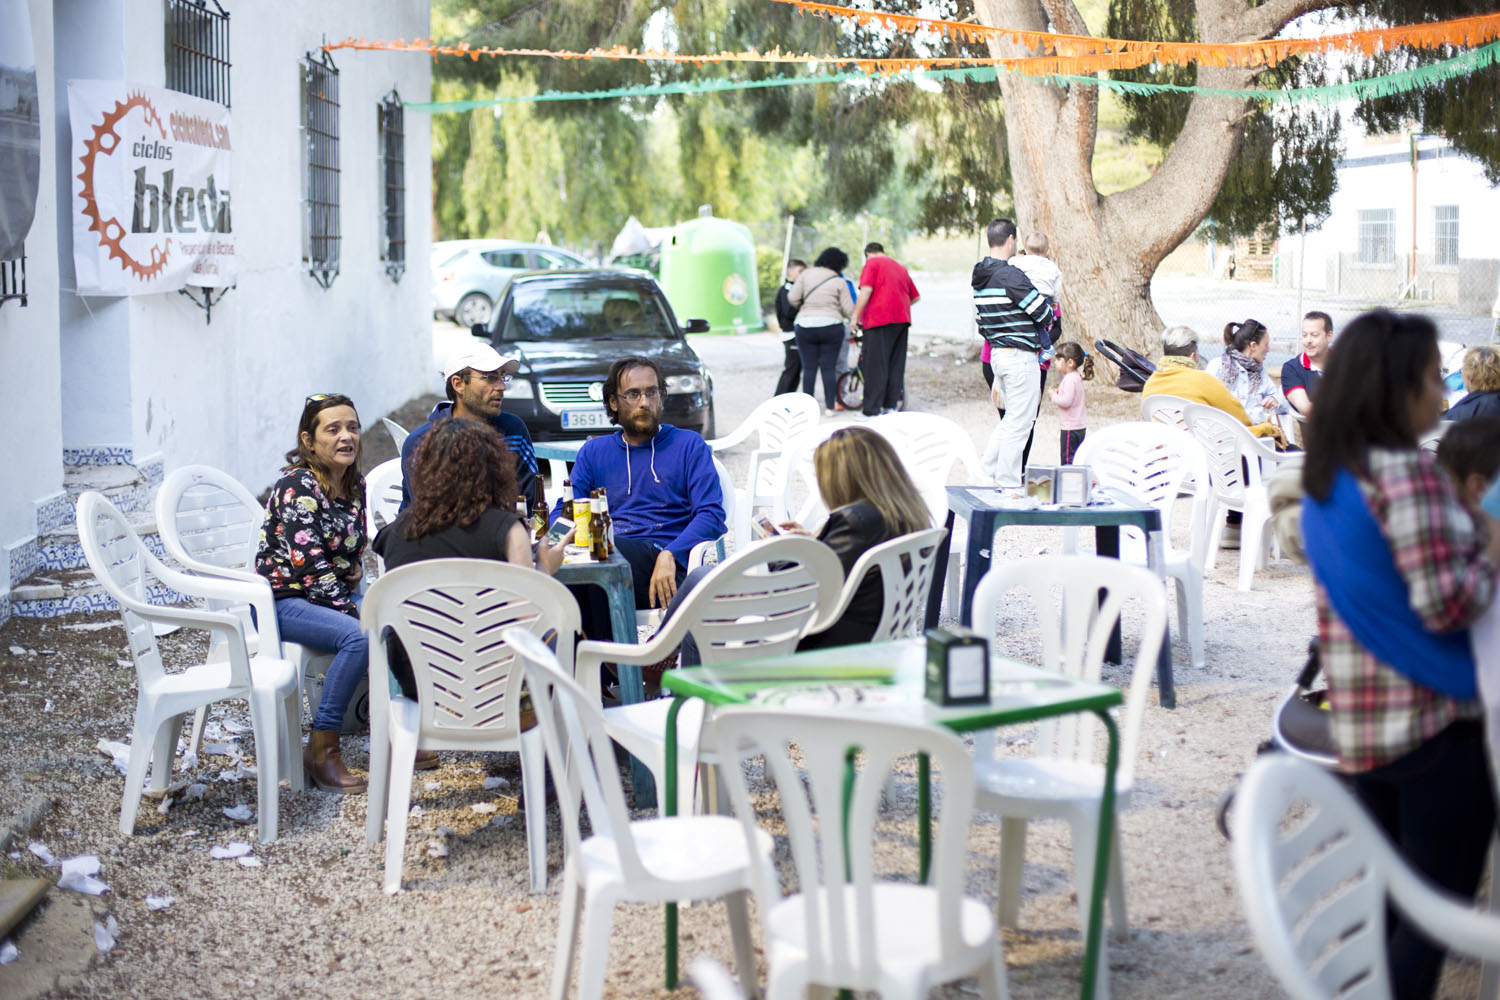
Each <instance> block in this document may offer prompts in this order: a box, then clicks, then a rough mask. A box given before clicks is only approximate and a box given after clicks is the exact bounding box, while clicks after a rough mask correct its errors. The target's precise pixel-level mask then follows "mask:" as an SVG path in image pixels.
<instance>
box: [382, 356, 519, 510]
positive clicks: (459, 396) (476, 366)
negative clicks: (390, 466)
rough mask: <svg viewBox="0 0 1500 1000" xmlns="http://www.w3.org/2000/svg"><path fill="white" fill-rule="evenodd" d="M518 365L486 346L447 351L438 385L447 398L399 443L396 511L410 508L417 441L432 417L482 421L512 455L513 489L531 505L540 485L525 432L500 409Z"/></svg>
mask: <svg viewBox="0 0 1500 1000" xmlns="http://www.w3.org/2000/svg"><path fill="white" fill-rule="evenodd" d="M520 366H521V363H520V362H519V361H517V360H516V359H515V358H507V357H502V356H501V355H500V352H499V351H496V350H495V349H494V348H493V347H491V346H490V345H489V344H465V345H464V346H462V347H460V348H458V349H457V350H455V351H454V352H453V353H452V354H450V355H448V361H447V363H446V364H445V365H443V389H444V391H446V392H447V394H448V402H446V403H439V404H438V405H437V406H434V407H433V408H432V413H430V414H428V417H427V423H425V424H423V425H422V426H420V427H418V428H417V429H416V430H414V431H412V432H411V433H410V434H408V435H407V436H406V442H405V443H404V444H402V446H401V509H402V510H405V509H406V508H407V507H409V506H411V501H412V496H411V486H410V483H411V476H412V462H413V456H414V455H416V453H417V445H419V444H421V443H422V438H424V437H426V436H427V432H428V431H429V430H431V429H432V425H433V424H434V423H435V422H436V421H438V420H444V419H447V418H448V417H459V418H462V419H466V420H483V421H485V422H486V423H488V424H489V425H490V426H491V427H493V428H495V430H497V431H499V432H500V436H501V437H503V438H505V443H506V444H507V445H509V446H510V450H511V452H512V454H514V455H515V456H516V491H517V492H518V493H519V494H520V495H521V496H522V497H524V498H525V499H526V506H527V508H528V509H529V508H530V507H532V506H533V505H535V503H536V500H537V496H538V495H539V493H538V491H539V490H540V489H541V483H540V480H538V479H537V474H536V452H535V450H534V449H533V448H532V446H531V432H530V431H528V430H527V429H526V423H525V422H524V421H523V420H522V419H521V418H520V417H518V416H516V415H515V414H514V413H504V412H502V411H501V409H500V404H501V402H502V401H503V400H504V399H505V384H506V383H507V382H509V381H510V379H511V376H512V375H513V374H514V373H515V371H516V369H517V368H519V367H520Z"/></svg>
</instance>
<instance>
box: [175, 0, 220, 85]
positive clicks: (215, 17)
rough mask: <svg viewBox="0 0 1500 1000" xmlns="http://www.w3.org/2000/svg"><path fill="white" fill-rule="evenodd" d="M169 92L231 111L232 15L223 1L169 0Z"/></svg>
mask: <svg viewBox="0 0 1500 1000" xmlns="http://www.w3.org/2000/svg"><path fill="white" fill-rule="evenodd" d="M166 4H167V9H166V11H165V16H164V17H163V18H162V22H163V24H164V26H165V28H166V62H167V67H166V68H167V89H168V90H176V91H179V92H181V93H184V94H192V95H193V96H194V97H201V98H203V99H204V100H207V101H214V102H216V103H218V104H222V105H224V106H225V107H226V108H227V107H229V12H228V11H226V10H225V9H224V8H223V6H222V5H220V3H219V0H166Z"/></svg>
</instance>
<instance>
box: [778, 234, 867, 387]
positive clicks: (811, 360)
mask: <svg viewBox="0 0 1500 1000" xmlns="http://www.w3.org/2000/svg"><path fill="white" fill-rule="evenodd" d="M848 266H849V255H848V254H846V253H844V251H842V250H840V249H839V248H838V247H829V248H828V249H826V250H824V251H823V252H822V253H820V254H818V259H817V260H816V261H815V262H814V263H813V266H812V267H810V268H808V269H807V270H805V271H803V272H802V273H801V274H800V275H798V276H797V280H796V282H794V283H793V284H792V290H791V291H790V292H788V293H787V301H788V302H790V303H791V304H792V307H793V308H795V309H796V310H797V322H796V325H795V327H794V328H793V329H794V331H795V333H796V336H797V353H798V354H799V355H801V357H802V391H803V392H805V393H807V394H808V395H809V396H811V395H813V386H814V385H815V384H816V381H817V377H818V373H819V372H822V374H823V404H824V409H825V411H826V412H827V413H830V414H831V413H832V412H833V410H834V406H835V404H836V403H837V402H838V375H837V372H836V369H837V366H838V360H839V347H840V346H841V345H842V344H843V342H844V324H845V323H848V322H851V321H852V320H853V319H854V296H853V295H851V294H850V293H849V285H848V283H847V282H846V281H845V280H844V275H843V271H844V268H846V267H848Z"/></svg>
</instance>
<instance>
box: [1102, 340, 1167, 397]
mask: <svg viewBox="0 0 1500 1000" xmlns="http://www.w3.org/2000/svg"><path fill="white" fill-rule="evenodd" d="M1094 350H1095V351H1096V352H1098V354H1099V356H1100V357H1101V358H1103V359H1104V360H1105V361H1108V362H1109V363H1110V364H1111V365H1113V366H1114V367H1115V368H1116V369H1117V370H1118V371H1119V374H1118V375H1117V376H1115V385H1117V386H1119V387H1120V388H1121V389H1124V390H1125V391H1126V392H1140V391H1141V389H1143V388H1144V387H1145V385H1146V379H1148V378H1150V377H1151V376H1152V375H1153V374H1155V372H1156V365H1155V364H1154V363H1153V362H1152V361H1151V359H1150V358H1148V357H1146V356H1145V355H1143V354H1140V353H1138V352H1136V351H1132V350H1131V349H1130V348H1128V347H1122V346H1120V345H1119V344H1117V343H1115V342H1114V341H1113V340H1096V341H1094Z"/></svg>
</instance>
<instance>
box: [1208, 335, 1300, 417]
mask: <svg viewBox="0 0 1500 1000" xmlns="http://www.w3.org/2000/svg"><path fill="white" fill-rule="evenodd" d="M1270 352H1271V336H1270V333H1269V332H1268V331H1267V330H1266V328H1265V327H1264V326H1262V325H1261V324H1260V323H1259V322H1257V321H1256V320H1253V319H1247V320H1245V322H1243V323H1228V324H1226V325H1225V327H1224V354H1223V356H1221V357H1220V358H1219V363H1218V365H1217V366H1216V367H1215V369H1214V371H1215V374H1217V375H1218V376H1219V381H1220V382H1223V383H1224V388H1226V389H1228V390H1229V394H1230V395H1231V396H1233V397H1234V398H1235V399H1237V400H1239V401H1240V405H1241V406H1243V407H1244V408H1245V412H1246V413H1248V414H1250V417H1251V419H1252V420H1255V419H1259V418H1260V417H1261V415H1267V416H1266V419H1269V420H1271V421H1272V422H1273V423H1274V422H1275V418H1273V417H1270V416H1269V414H1272V413H1285V412H1287V403H1286V398H1285V397H1283V396H1282V395H1281V390H1280V389H1278V388H1276V383H1275V382H1272V381H1271V377H1270V376H1269V375H1267V374H1266V369H1265V361H1266V355H1267V354H1269V353H1270Z"/></svg>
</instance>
